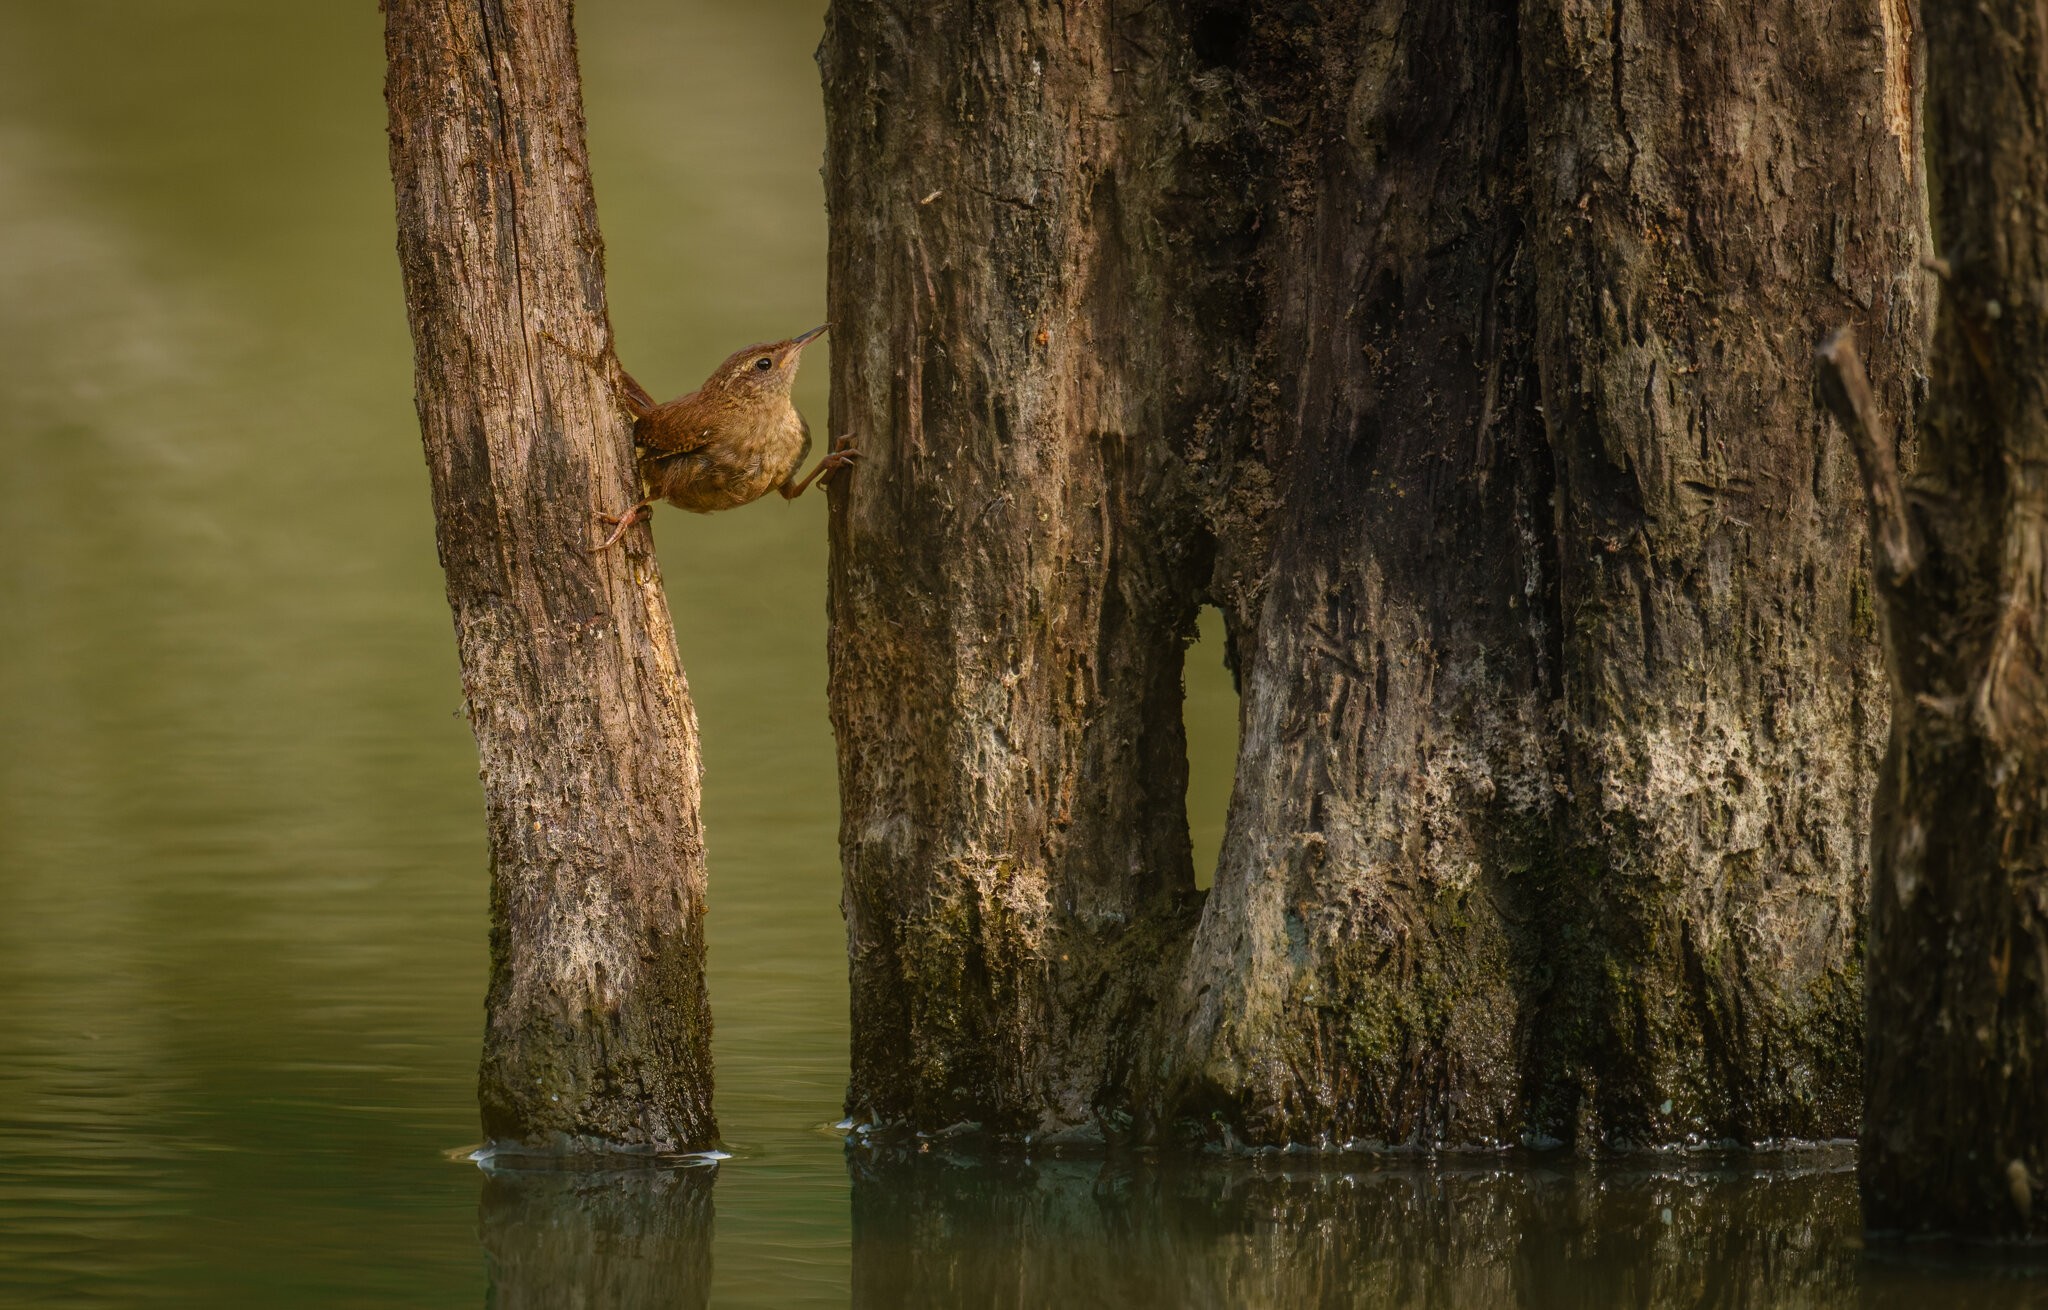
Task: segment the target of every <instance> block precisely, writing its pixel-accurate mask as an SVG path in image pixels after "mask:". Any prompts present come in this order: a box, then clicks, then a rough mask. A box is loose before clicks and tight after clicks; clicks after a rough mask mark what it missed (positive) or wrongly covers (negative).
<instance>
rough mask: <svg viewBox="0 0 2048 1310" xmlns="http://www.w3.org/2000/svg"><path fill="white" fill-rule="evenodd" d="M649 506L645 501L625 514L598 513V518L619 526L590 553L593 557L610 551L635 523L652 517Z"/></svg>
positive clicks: (600, 511)
mask: <svg viewBox="0 0 2048 1310" xmlns="http://www.w3.org/2000/svg"><path fill="white" fill-rule="evenodd" d="M647 505H648V502H646V501H644V500H643V501H641V502H640V503H639V504H638V505H635V506H634V507H633V508H631V509H629V510H627V511H626V512H625V513H623V514H607V513H605V512H604V511H603V510H599V511H598V512H597V516H598V517H599V518H601V519H603V520H604V521H605V522H607V523H613V524H617V525H618V526H616V527H614V528H613V529H612V535H611V536H609V537H606V538H605V539H604V541H603V542H601V543H600V544H598V545H597V546H596V547H595V548H593V549H592V550H591V552H590V553H591V554H593V555H601V554H603V553H604V552H605V551H608V550H610V549H611V548H612V547H613V546H616V545H618V544H619V538H620V537H623V536H625V535H626V529H627V528H630V527H632V526H633V525H634V524H635V523H638V522H640V521H641V520H642V519H645V518H650V517H652V515H651V513H650V512H649V510H648V508H647Z"/></svg>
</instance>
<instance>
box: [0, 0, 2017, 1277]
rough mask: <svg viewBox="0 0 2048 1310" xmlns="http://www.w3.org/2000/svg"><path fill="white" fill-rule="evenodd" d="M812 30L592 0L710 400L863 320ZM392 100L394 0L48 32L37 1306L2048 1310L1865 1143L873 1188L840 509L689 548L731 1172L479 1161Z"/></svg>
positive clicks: (1210, 721)
mask: <svg viewBox="0 0 2048 1310" xmlns="http://www.w3.org/2000/svg"><path fill="white" fill-rule="evenodd" d="M819 14H820V6H819V5H817V4H794V5H791V4H781V5H746V6H740V5H722V6H721V5H711V4H706V3H669V4H656V3H652V2H651V0H639V2H635V3H625V2H624V0H620V2H618V3H600V2H597V0H593V2H591V3H587V4H585V5H584V6H583V9H582V13H581V14H580V22H581V28H582V48H583V53H584V64H585V74H586V81H587V102H588V107H589V113H590V119H591V136H592V155H593V163H594V167H595V169H596V174H597V179H598V192H599V201H600V205H601V207H602V213H603V219H604V225H605V232H606V236H607V238H608V240H609V243H610V270H611V288H612V306H613V317H614V322H615V324H616V326H617V328H618V331H619V338H620V342H621V353H622V355H623V357H624V359H625V361H626V363H627V365H628V366H629V367H630V368H632V369H633V370H634V371H635V372H636V373H637V374H638V375H639V376H640V378H641V379H642V380H643V381H644V382H646V383H647V384H648V385H649V386H650V387H651V388H652V389H653V390H655V391H657V392H659V393H663V394H672V393H675V392H679V391H682V390H685V389H687V388H689V387H691V386H694V385H695V384H696V383H697V382H698V381H699V380H700V379H701V376H702V374H703V373H704V372H705V371H706V370H707V369H708V368H709V366H710V365H711V364H712V363H714V362H716V360H717V359H718V358H720V357H721V356H722V355H723V354H724V353H725V352H726V351H728V350H730V349H732V348H733V347H734V346H736V345H738V344H742V343H744V342H746V341H750V340H756V339H763V338H773V337H780V336H784V335H787V334H788V333H790V332H792V331H794V330H797V329H800V328H803V327H807V326H809V325H811V324H813V323H816V322H818V321H820V320H821V319H822V318H823V306H822V303H821V302H822V294H823V286H824V267H823V249H824V222H823V214H822V208H821V198H820V190H819V181H818V176H817V166H818V159H819V152H820V148H821V140H822V123H821V114H820V110H819V105H818V94H817V85H816V71H815V68H814V66H813V65H812V63H811V57H810V56H811V50H812V48H813V47H814V46H815V44H816V40H817V34H818V27H819ZM381 79H382V47H381V29H380V20H379V17H378V15H377V13H376V9H375V6H374V5H372V4H370V3H369V2H368V0H357V2H356V3H350V4H336V3H314V2H312V0H300V2H299V3H291V4H287V3H278V2H277V0H264V2H261V3H258V2H257V0H185V2H183V3H176V4H170V3H143V2H142V0H125V2H122V3H115V2H114V0H66V3H63V4H42V3H28V2H27V0H0V441H4V445H0V743H4V747H0V1304H9V1305H12V1304H29V1303H50V1304H63V1305H77V1306H93V1305H127V1304H136V1303H145V1302H168V1303H174V1304H186V1305H256V1306H268V1305H277V1306H309V1307H325V1306H353V1305H399V1304H404V1305H463V1304H471V1305H473V1304H476V1303H478V1302H479V1301H480V1300H485V1299H487V1298H488V1299H490V1300H491V1301H493V1302H494V1303H496V1304H502V1305H522V1304H530V1305H569V1304H577V1303H587V1304H597V1305H603V1304H618V1305H637V1304H680V1305H695V1304H703V1303H705V1302H706V1300H707V1298H708V1301H709V1303H711V1304H715V1305H721V1306H725V1305H730V1306H800V1305H839V1304H845V1303H847V1302H848V1301H849V1300H850V1299H854V1300H858V1301H860V1302H861V1303H862V1304H866V1305H873V1306H887V1305H896V1304H924V1305H951V1304H960V1305H982V1304H1002V1305H1016V1306H1029V1305H1047V1304H1118V1305H1149V1304H1161V1305H1183V1304H1185V1305H1215V1306H1226V1305H1232V1306H1234V1305H1271V1306H1285V1305H1307V1304H1350V1303H1367V1304H1376V1305H1405V1304H1425V1303H1433V1304H1445V1305H1452V1304H1456V1305H1475V1306H1477V1305H1495V1304H1503V1303H1505V1302H1507V1301H1512V1300H1517V1299H1519V1300H1524V1301H1528V1302H1530V1303H1537V1302H1541V1303H1546V1304H1571V1305H1581V1304H1582V1305H1605V1304H1639V1305H1649V1304H1656V1305H1674V1306H1675V1305H1692V1304H1703V1303H1712V1304H1742V1303H1758V1304H1769V1303H1784V1304H1810V1305H1823V1304H1825V1305H1834V1304H1857V1303H1862V1304H1874V1303H1879V1302H1886V1300H1887V1298H1893V1297H1898V1298H1903V1299H1901V1300H1899V1302H1898V1303H1899V1304H1907V1303H1915V1304H1919V1303H1928V1302H1929V1300H1930V1298H1931V1299H1932V1300H1933V1301H1935V1302H1942V1303H1950V1304H1964V1303H1969V1304H1981V1305H1987V1306H1988V1305H2018V1304H2032V1303H2034V1301H2032V1300H2029V1298H2030V1297H2036V1295H2037V1294H2036V1293H2035V1290H2034V1289H2035V1286H2036V1285H2035V1284H2032V1283H2028V1282H2025V1281H2021V1280H2019V1279H2018V1278H2016V1277H2015V1276H2014V1275H2013V1274H2012V1273H2010V1272H2008V1273H2005V1274H2002V1275H2000V1276H1997V1277H1985V1278H1976V1277H1972V1278H1968V1279H1965V1278H1963V1277H1962V1276H1961V1275H1959V1274H1954V1273H1950V1272H1944V1271H1942V1270H1940V1269H1938V1268H1924V1267H1920V1266H1898V1265H1892V1264H1886V1263H1879V1262H1874V1261H1872V1260H1869V1259H1867V1258H1865V1257H1863V1256H1861V1255H1860V1254H1859V1253H1858V1250H1857V1245H1856V1242H1855V1228H1856V1223H1855V1210H1854V1193H1853V1184H1852V1178H1851V1176H1850V1175H1849V1174H1848V1173H1847V1172H1846V1167H1847V1161H1846V1158H1845V1157H1844V1156H1843V1155H1842V1154H1841V1153H1839V1152H1837V1153H1835V1154H1833V1155H1826V1154H1823V1155H1809V1156H1801V1157H1797V1158H1795V1159H1792V1160H1789V1161H1783V1160H1778V1161H1772V1160H1766V1161H1745V1162H1738V1163H1734V1164H1728V1163H1725V1162H1723V1163H1718V1164H1712V1163H1707V1164H1701V1165H1700V1166H1698V1167H1692V1168H1686V1169H1679V1168H1676V1167H1673V1168H1667V1169H1663V1170H1661V1171H1660V1170H1655V1169H1649V1168H1647V1167H1644V1166H1626V1167H1624V1166H1608V1167H1603V1168H1601V1169H1588V1168H1576V1169H1557V1170H1544V1169H1523V1170H1510V1169H1506V1168H1503V1167H1500V1166H1498V1165H1493V1164H1483V1163H1482V1164H1478V1165H1466V1166H1455V1167H1445V1168H1441V1169H1428V1170H1424V1169H1419V1168H1415V1167H1413V1166H1383V1167H1377V1168H1368V1167H1366V1166H1365V1165H1363V1164H1362V1163H1358V1162H1354V1167H1353V1168H1351V1169H1350V1170H1349V1171H1347V1170H1345V1169H1343V1168H1340V1167H1334V1166H1333V1167H1329V1168H1311V1167H1309V1166H1308V1165H1307V1164H1306V1163H1305V1162H1303V1161H1301V1160H1299V1159H1291V1158H1290V1159H1277V1160H1268V1161H1264V1162H1250V1163H1247V1162H1239V1163H1236V1164H1230V1165H1227V1166H1226V1165H1223V1164H1215V1165H1211V1166H1206V1167H1178V1168H1170V1167H1167V1166H1165V1165H1161V1164H1156V1163H1155V1164H1147V1163H1144V1162H1135V1163H1134V1162H1122V1163H1116V1164H1111V1165H1101V1164H1090V1163H1083V1162H1072V1161H1062V1162H1048V1161H1035V1162H1026V1161H1021V1160H1019V1161H1009V1162H994V1163H981V1164H977V1163H975V1162H972V1161H965V1160H960V1159H956V1158H952V1157H948V1156H946V1155H945V1154H944V1153H943V1152H933V1153H924V1154H919V1153H912V1154H910V1155H908V1156H907V1157H904V1158H873V1157H869V1156H866V1155H862V1156H858V1157H856V1158H855V1159H854V1160H852V1161H851V1163H849V1160H848V1157H847V1155H846V1152H845V1150H844V1148H843V1146H842V1143H841V1141H840V1140H839V1138H838V1137H837V1136H835V1135H833V1134H832V1133H830V1132H829V1131H828V1130H827V1129H826V1127H825V1126H826V1125H827V1124H828V1123H830V1122H831V1121H832V1120H834V1119H836V1118H837V1117H838V1115H839V1097H840V1092H841V1088H842V1078H843V1070H844V1068H845V1064H846V1025H845V1010H846V997H845V957H844V944H843V939H842V937H841V933H840V925H839V915H838V871H837V852H836V843H835V824H836V814H835V808H834V806H835V795H834V767H833V760H832V746H831V739H830V735H829V732H828V730H827V726H826V719H825V706H824V699H823V691H822V687H823V681H824V657H823V642H824V621H823V577H824V524H823V517H822V516H823V509H824V505H823V502H822V501H821V500H819V499H817V498H806V499H805V500H803V501H800V502H798V503H796V504H794V505H784V504H781V503H779V502H775V503H767V504H761V505H756V506H751V507H748V508H747V509H743V510H740V511H737V512H734V513H732V514H728V515H722V516H718V517H715V518H708V519H700V518H695V517H691V516H685V515H682V514H679V513H673V512H666V511H665V512H663V514H662V515H661V516H660V517H659V518H658V520H657V523H656V530H657V534H658V536H659V539H660V542H661V549H662V553H663V563H664V570H665V573H666V576H667V579H668V583H669V594H670V599H671V601H672V603H673V605H674V607H675V612H676V620H677V622H676V627H677V630H678V634H679V638H680V641H681V646H682V654H683V658H684V661H685V663H686V665H687V667H688V669H689V673H690V679H691V682H692V685H693V688H694V690H695V693H696V699H697V705H698V711H699V714H700V717H701V721H702V725H703V734H704V743H705V756H706V785H705V810H706V823H707V827H708V832H709V839H710V850H711V858H712V891H711V906H712V910H711V919H710V933H711V968H712V975H711V991H712V999H713V1003H714V1006H715V1008H716V1011H717V1016H718V1036H717V1059H718V1108H719V1114H720V1118H721V1121H722V1122H723V1125H724V1129H725V1132H726V1135H727V1137H728V1139H729V1143H730V1146H731V1149H732V1151H733V1158H732V1159H731V1160H729V1161H726V1162H725V1163H724V1164H722V1165H720V1166H718V1167H717V1168H716V1169H715V1170H708V1169H707V1170H700V1171H695V1172H688V1173H672V1172H671V1173H663V1172H656V1173H626V1174H618V1175H610V1176H597V1177H593V1176H583V1175H498V1176H486V1175H485V1174H484V1173H482V1172H481V1171H479V1170H478V1169H477V1168H476V1167H475V1166H474V1165H472V1164H469V1163H466V1162H463V1161H460V1160H452V1159H450V1158H449V1155H450V1153H451V1152H456V1151H458V1150H459V1148H462V1147H465V1146H467V1145H470V1144H472V1143H474V1141H475V1140H476V1137H477V1129H476V1122H475V1110H474V1100H473V1079H474V1072H475V1064H476V1055H477V1043H478V1036H479V1032H480V1029H481V1022H482V1009H481V1003H482V995H483V985H484V969H485V958H484V910H485V861H484V847H483V841H482V832H481V828H482V807H481V803H480V798H479V795H478V791H477V787H476V782H475V758H474V753H473V746H472V743H471V740H470V737H469V733H468V729H467V727H466V725H465V723H464V721H463V718H462V717H461V714H460V700H461V695H460V689H459V686H458V682H457V678H456V670H455V664H454V651H453V642H452V639H451V635H450V630H449V623H448V616H447V611H446V607H445V605H444V604H443V601H442V597H441V589H440V578H439V574H438V571H437V569H436V567H435V564H434V549H433V539H432V525H431V519H430V515H429V511H428V500H427V479H426V474H425V469H424V466H423V464H422V461H421V456H420V452H419V445H418V437H417V432H416V429H415V427H414V420H413V413H412V407H411V363H410V343H409V341H408V338H407V336H406V331H405V324H404V318H403V312H402V305H401V301H400V296H399V286H398V275H397V267H396V261H395V258H394V256H393V253H392V233H391V202H390V194H389V188H388V179H387V177H386V174H385V171H384V167H385V164H384V140H383V105H382V100H381ZM819 362H822V361H816V360H814V362H813V364H812V367H811V368H810V369H808V370H807V371H806V372H805V374H804V375H803V377H802V379H801V382H800V385H799V388H798V397H799V401H800V403H801V404H802V405H803V406H804V407H805V408H806V410H807V411H808V412H809V413H810V414H811V415H812V416H813V418H814V420H818V419H822V417H823V414H824V392H825V388H824V380H825V374H824V370H823V369H821V368H819V367H818V363H819ZM1214 651H1215V645H1214V641H1213V639H1212V640H1211V641H1210V642H1208V643H1205V647H1204V648H1203V650H1202V651H1199V652H1198V654H1197V658H1196V661H1195V666H1194V667H1193V668H1192V669H1191V674H1190V677H1191V688H1190V706H1191V708H1190V734H1191V740H1192V741H1193V742H1194V743H1195V759H1194V761H1193V763H1194V781H1193V784H1192V789H1191V790H1192V798H1191V804H1192V809H1193V815H1194V824H1195V829H1196V837H1197V842H1198V847H1200V848H1202V849H1206V850H1208V851H1212V852H1213V850H1214V848H1215V844H1216V840H1217V838H1218V836H1219V832H1220V822H1221V814H1222V809H1223V805H1224V801H1225V798H1226V796H1227V793H1228V787H1229V767H1230V756H1231V742H1232V729H1231V716H1232V714H1233V712H1234V711H1233V703H1232V699H1231V695H1230V692H1229V687H1228V682H1227V679H1226V678H1225V677H1224V675H1223V674H1222V673H1221V671H1220V668H1219V667H1218V666H1217V661H1216V657H1215V654H1214ZM1859 1299H1860V1300H1859ZM2037 1299H2038V1298H2037Z"/></svg>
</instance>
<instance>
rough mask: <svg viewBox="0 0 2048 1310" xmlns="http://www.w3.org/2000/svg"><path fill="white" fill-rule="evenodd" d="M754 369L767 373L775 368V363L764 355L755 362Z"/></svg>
mask: <svg viewBox="0 0 2048 1310" xmlns="http://www.w3.org/2000/svg"><path fill="white" fill-rule="evenodd" d="M754 367H755V368H758V369H760V370H761V371H762V372H764V373H765V372H767V371H768V370H769V369H771V368H774V367H775V361H774V360H772V359H770V358H768V357H767V356H766V355H763V356H761V358H759V359H757V360H755V361H754Z"/></svg>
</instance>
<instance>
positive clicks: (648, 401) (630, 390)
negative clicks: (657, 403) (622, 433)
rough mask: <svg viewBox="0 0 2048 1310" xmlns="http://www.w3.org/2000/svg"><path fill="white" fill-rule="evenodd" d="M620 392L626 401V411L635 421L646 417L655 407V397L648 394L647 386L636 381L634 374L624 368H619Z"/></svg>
mask: <svg viewBox="0 0 2048 1310" xmlns="http://www.w3.org/2000/svg"><path fill="white" fill-rule="evenodd" d="M619 394H620V397H621V399H623V400H624V401H625V402H626V412H627V413H629V414H631V415H632V416H633V418H634V420H635V421H638V420H640V419H643V418H646V417H647V415H648V414H649V413H651V412H652V411H653V409H654V397H652V396H650V395H648V394H647V388H646V387H643V386H641V385H640V384H639V383H638V382H635V381H634V380H633V375H632V374H631V373H628V372H627V371H626V370H624V369H620V370H619Z"/></svg>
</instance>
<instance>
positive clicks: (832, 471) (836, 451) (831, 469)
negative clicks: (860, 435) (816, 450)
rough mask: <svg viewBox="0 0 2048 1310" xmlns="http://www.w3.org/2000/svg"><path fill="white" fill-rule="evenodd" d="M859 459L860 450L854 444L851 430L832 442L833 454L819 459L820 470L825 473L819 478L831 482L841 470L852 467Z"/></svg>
mask: <svg viewBox="0 0 2048 1310" xmlns="http://www.w3.org/2000/svg"><path fill="white" fill-rule="evenodd" d="M859 459H860V450H859V448H857V447H856V446H855V445H854V444H853V434H852V433H851V432H849V433H847V434H846V435H845V436H843V437H841V438H839V440H837V441H835V442H833V443H832V453H831V454H829V455H827V456H825V458H823V459H821V460H819V461H818V472H819V473H820V474H822V475H823V476H822V477H821V478H820V479H819V480H820V481H822V482H825V483H827V484H829V483H830V482H831V481H832V479H833V478H835V477H837V476H838V474H839V470H841V469H849V468H852V467H853V466H854V464H855V462H856V461H858V460H859Z"/></svg>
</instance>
